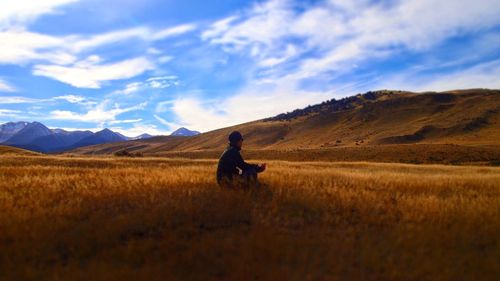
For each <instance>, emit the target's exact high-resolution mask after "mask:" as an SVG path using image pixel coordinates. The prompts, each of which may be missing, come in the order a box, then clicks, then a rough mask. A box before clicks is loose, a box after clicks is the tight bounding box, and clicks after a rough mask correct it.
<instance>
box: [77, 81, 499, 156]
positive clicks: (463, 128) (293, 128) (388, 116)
mask: <svg viewBox="0 0 500 281" xmlns="http://www.w3.org/2000/svg"><path fill="white" fill-rule="evenodd" d="M499 114H500V90H486V89H471V90H458V91H450V92H442V93H435V92H427V93H412V92H402V91H377V92H368V93H366V94H364V95H356V96H353V97H349V98H345V99H342V100H338V101H336V100H331V101H327V102H324V103H322V104H318V105H315V106H309V107H307V108H305V109H301V110H296V111H294V112H291V113H286V114H281V115H278V116H276V117H273V118H268V119H264V120H259V121H254V122H249V123H245V124H240V125H237V126H232V127H228V128H223V129H219V130H214V131H211V132H207V133H203V134H201V135H198V136H194V137H156V138H152V139H149V140H139V141H128V142H122V143H114V144H106V145H97V146H90V147H84V148H80V149H77V150H75V151H74V152H75V153H83V154H109V153H114V152H116V151H120V150H127V151H135V152H142V153H144V154H150V155H154V154H162V153H166V152H172V151H181V152H182V151H184V152H189V151H200V150H202V151H207V150H221V149H223V148H224V147H225V146H226V144H227V135H228V134H229V132H231V131H233V130H239V131H241V132H242V133H243V134H244V136H245V149H249V150H252V149H254V150H255V149H259V150H260V149H265V150H291V149H322V148H342V147H365V146H366V147H374V146H379V145H387V144H391V145H399V144H416V143H418V144H428V145H430V144H457V145H466V146H482V147H489V148H494V150H495V151H497V150H498V147H500V137H499V136H500V125H499V116H500V115H499Z"/></svg>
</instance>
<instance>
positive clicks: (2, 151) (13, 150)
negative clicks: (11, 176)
mask: <svg viewBox="0 0 500 281" xmlns="http://www.w3.org/2000/svg"><path fill="white" fill-rule="evenodd" d="M2 155H18V156H38V155H42V154H40V153H37V152H33V151H30V150H26V149H22V148H17V147H12V146H7V145H0V156H2Z"/></svg>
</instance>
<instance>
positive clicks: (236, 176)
mask: <svg viewBox="0 0 500 281" xmlns="http://www.w3.org/2000/svg"><path fill="white" fill-rule="evenodd" d="M242 145H243V136H242V135H241V134H240V132H238V131H234V132H232V133H231V134H230V135H229V146H228V148H227V149H226V150H225V151H224V152H223V153H222V155H221V157H220V159H219V164H218V166H217V183H218V184H219V185H220V186H222V187H229V188H231V187H235V186H237V185H242V186H243V187H247V188H248V187H251V186H258V181H257V174H258V173H261V172H263V171H264V170H265V169H266V164H265V163H263V164H249V163H247V162H245V161H244V160H243V157H241V154H240V150H241V147H242Z"/></svg>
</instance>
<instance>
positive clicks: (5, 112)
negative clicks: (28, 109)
mask: <svg viewBox="0 0 500 281" xmlns="http://www.w3.org/2000/svg"><path fill="white" fill-rule="evenodd" d="M21 114H22V111H20V110H12V109H0V117H19V116H20V115H21Z"/></svg>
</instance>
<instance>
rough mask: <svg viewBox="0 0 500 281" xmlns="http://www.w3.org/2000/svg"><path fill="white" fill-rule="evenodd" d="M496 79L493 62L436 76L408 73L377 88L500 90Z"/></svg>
mask: <svg viewBox="0 0 500 281" xmlns="http://www.w3.org/2000/svg"><path fill="white" fill-rule="evenodd" d="M498 77H500V60H494V61H491V62H486V63H481V64H478V65H474V66H472V67H469V68H466V69H461V70H458V71H453V72H451V73H448V74H441V75H437V76H436V75H426V74H421V73H418V72H416V71H410V72H408V73H404V74H400V75H396V76H393V77H390V78H388V79H387V80H385V81H382V82H380V83H379V84H377V87H378V88H400V89H408V90H412V91H448V90H456V89H470V88H490V89H500V80H499V79H498Z"/></svg>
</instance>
